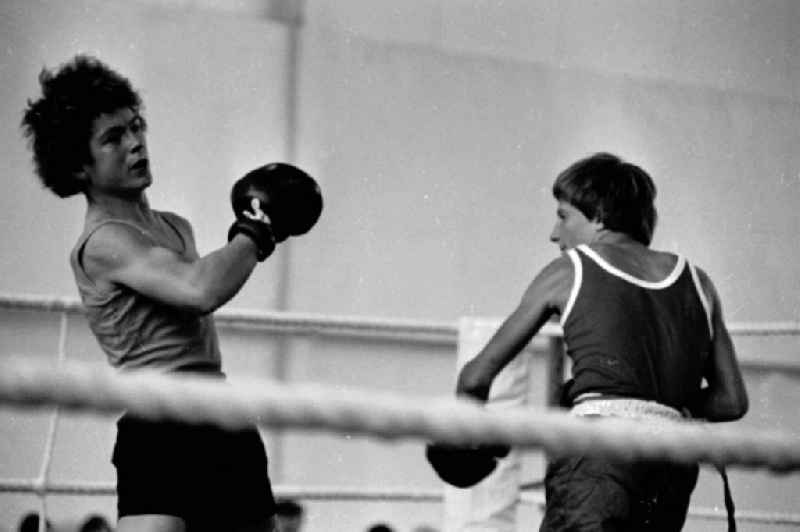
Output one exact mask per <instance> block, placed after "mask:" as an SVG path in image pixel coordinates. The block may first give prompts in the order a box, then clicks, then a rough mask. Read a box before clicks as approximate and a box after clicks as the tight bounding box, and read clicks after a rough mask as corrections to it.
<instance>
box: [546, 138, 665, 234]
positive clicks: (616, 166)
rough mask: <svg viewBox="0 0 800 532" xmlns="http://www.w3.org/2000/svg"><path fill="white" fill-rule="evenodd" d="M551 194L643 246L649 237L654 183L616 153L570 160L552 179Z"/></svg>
mask: <svg viewBox="0 0 800 532" xmlns="http://www.w3.org/2000/svg"><path fill="white" fill-rule="evenodd" d="M553 196H555V198H556V199H557V200H559V201H566V202H567V203H569V204H570V205H572V206H574V207H575V208H577V209H578V210H579V211H581V212H582V213H583V215H584V216H586V218H587V219H589V220H596V221H599V222H602V223H603V226H604V227H605V228H606V229H610V230H612V231H619V232H621V233H625V234H627V235H629V236H630V237H632V238H633V239H634V240H637V241H639V242H641V243H642V244H644V245H646V246H649V245H650V241H651V240H652V239H653V231H655V228H656V221H657V219H658V213H657V212H656V207H655V203H654V202H655V198H656V185H655V183H653V179H652V178H651V177H650V175H649V174H648V173H647V172H645V171H644V170H642V169H641V168H640V167H638V166H636V165H635V164H632V163H629V162H626V161H623V160H622V159H620V158H619V157H617V156H616V155H613V154H611V153H604V152H600V153H595V154H594V155H592V156H589V157H586V158H584V159H581V160H579V161H577V162H575V163H573V164H572V165H570V166H569V167H568V168H567V169H566V170H564V171H563V172H561V173H560V174H559V175H558V177H557V178H556V180H555V183H553Z"/></svg>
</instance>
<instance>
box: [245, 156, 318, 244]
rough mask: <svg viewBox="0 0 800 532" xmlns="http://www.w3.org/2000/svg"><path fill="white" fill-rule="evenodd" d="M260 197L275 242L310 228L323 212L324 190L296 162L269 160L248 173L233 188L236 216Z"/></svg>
mask: <svg viewBox="0 0 800 532" xmlns="http://www.w3.org/2000/svg"><path fill="white" fill-rule="evenodd" d="M253 198H256V199H258V201H259V206H260V208H261V210H262V211H263V212H264V213H265V214H266V216H267V217H268V218H269V220H270V224H271V226H272V233H273V235H274V237H275V241H276V242H283V241H284V240H286V238H288V237H290V236H298V235H302V234H304V233H306V232H308V231H309V230H310V229H311V228H312V227H314V224H316V223H317V220H318V219H319V217H320V214H321V213H322V192H321V191H320V188H319V185H318V184H317V182H316V181H314V179H313V178H312V177H311V176H309V175H308V174H307V173H305V172H304V171H302V170H300V169H299V168H297V167H296V166H292V165H291V164H286V163H270V164H267V165H265V166H261V167H259V168H256V169H255V170H252V171H250V172H248V173H247V174H245V176H244V177H242V178H241V179H239V180H238V181H237V182H236V183H235V184H234V185H233V190H231V204H232V206H233V211H234V212H235V213H236V216H237V218H241V217H242V213H243V212H245V211H249V210H251V206H252V204H251V200H252V199H253Z"/></svg>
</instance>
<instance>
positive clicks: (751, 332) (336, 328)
mask: <svg viewBox="0 0 800 532" xmlns="http://www.w3.org/2000/svg"><path fill="white" fill-rule="evenodd" d="M0 309H7V310H39V311H45V312H67V313H75V314H78V313H81V312H83V305H82V304H81V302H80V300H78V299H77V298H74V297H45V296H36V295H24V294H14V295H12V294H0ZM214 318H215V320H216V321H217V322H218V323H219V324H220V325H224V326H227V327H259V328H264V329H267V330H271V331H276V332H285V333H306V334H326V335H332V336H336V335H345V336H346V335H356V336H359V335H369V336H371V337H390V338H402V339H404V340H414V339H416V340H419V341H430V342H434V343H444V344H455V343H456V342H457V340H458V325H457V324H456V323H455V322H447V321H424V320H410V319H396V318H393V319H388V318H366V317H355V316H329V315H323V314H310V313H297V312H268V311H261V310H241V309H238V310H237V309H221V310H219V311H217V312H216V313H214ZM498 324H499V322H498ZM728 329H729V331H730V332H731V334H734V335H737V336H772V335H782V336H798V335H800V323H798V322H794V321H783V322H735V323H730V324H729V325H728ZM539 335H540V336H560V335H561V328H560V327H558V326H555V325H554V324H551V323H548V324H546V325H545V326H544V327H543V328H542V330H541V331H540V332H539Z"/></svg>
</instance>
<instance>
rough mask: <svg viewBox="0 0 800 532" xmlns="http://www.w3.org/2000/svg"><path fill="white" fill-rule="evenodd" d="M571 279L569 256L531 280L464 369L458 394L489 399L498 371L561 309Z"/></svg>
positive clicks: (570, 284)
mask: <svg viewBox="0 0 800 532" xmlns="http://www.w3.org/2000/svg"><path fill="white" fill-rule="evenodd" d="M572 279H573V271H572V263H571V261H570V260H569V258H568V257H566V256H562V257H560V258H558V259H556V260H554V261H553V262H551V263H550V264H548V265H547V266H545V268H544V269H542V271H541V272H540V273H539V274H538V275H537V276H536V278H535V279H534V280H533V281H532V282H531V284H530V286H529V287H528V289H527V290H526V291H525V294H524V295H523V297H522V300H521V301H520V303H519V305H518V306H517V308H516V309H515V310H514V311H513V312H512V313H511V315H509V316H508V318H506V320H505V321H504V322H503V324H502V325H501V326H500V328H499V329H498V330H497V332H496V333H495V334H494V336H492V338H491V339H490V340H489V342H488V343H487V344H486V346H485V347H484V348H483V349H482V350H481V352H480V353H478V355H477V356H476V357H475V358H473V359H472V360H470V361H469V362H468V363H467V364H466V365H465V366H464V367H463V368H462V370H461V372H460V373H459V376H458V383H457V385H456V394H458V395H462V396H469V397H472V398H475V399H478V400H481V401H486V400H487V399H488V397H489V390H490V388H491V385H492V381H493V380H494V378H495V377H496V376H497V374H498V373H500V371H501V370H502V369H503V368H504V367H505V366H506V365H507V364H508V363H509V362H510V361H511V360H512V359H513V358H514V357H515V356H517V354H518V353H519V352H520V351H522V349H524V348H525V346H526V345H528V342H530V341H531V338H533V337H534V335H536V333H537V332H539V329H541V327H542V325H544V324H545V323H546V322H547V320H548V319H549V318H550V317H551V316H553V315H554V314H555V313H557V312H560V311H561V309H562V308H563V306H564V303H565V302H566V299H567V297H568V295H569V291H570V288H571V287H572Z"/></svg>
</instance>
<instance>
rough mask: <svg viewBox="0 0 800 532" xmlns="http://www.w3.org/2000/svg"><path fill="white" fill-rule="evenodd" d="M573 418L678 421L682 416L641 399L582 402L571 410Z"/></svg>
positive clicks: (662, 406) (667, 407)
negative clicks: (596, 417)
mask: <svg viewBox="0 0 800 532" xmlns="http://www.w3.org/2000/svg"><path fill="white" fill-rule="evenodd" d="M571 413H572V415H575V416H614V417H624V418H635V419H672V420H680V419H682V418H683V415H682V414H681V413H680V412H679V411H677V410H675V409H674V408H672V407H670V406H667V405H662V404H661V403H657V402H655V401H645V400H642V399H624V398H619V399H595V398H591V399H588V400H586V401H582V402H580V403H578V404H576V405H575V406H573V407H572V409H571Z"/></svg>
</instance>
